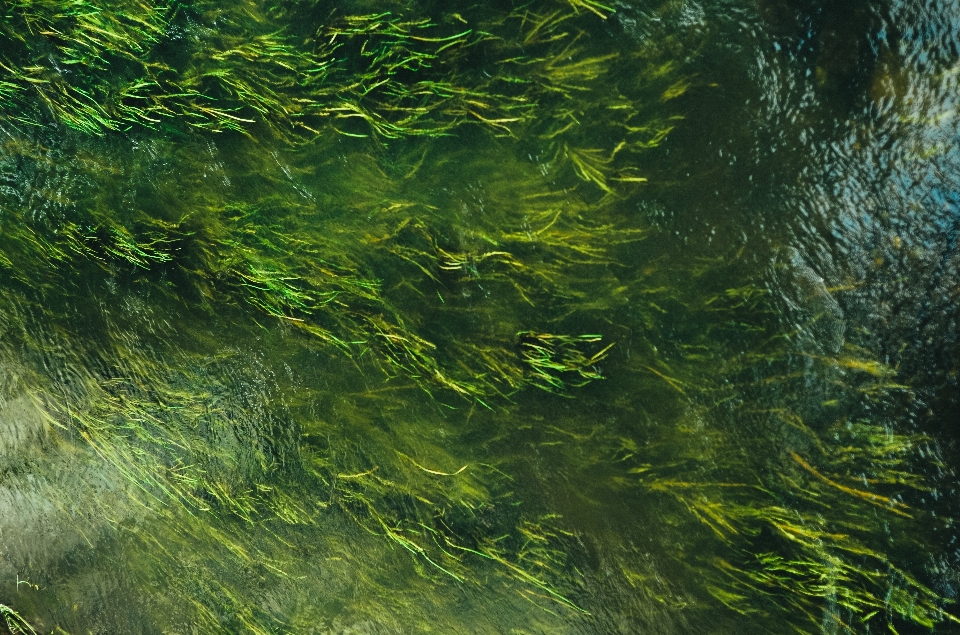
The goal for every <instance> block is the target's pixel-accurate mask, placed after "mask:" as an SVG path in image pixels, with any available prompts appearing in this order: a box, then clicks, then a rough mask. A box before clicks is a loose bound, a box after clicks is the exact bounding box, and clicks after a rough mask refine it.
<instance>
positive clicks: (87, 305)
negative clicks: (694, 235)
mask: <svg viewBox="0 0 960 635" xmlns="http://www.w3.org/2000/svg"><path fill="white" fill-rule="evenodd" d="M354 4H355V5H356V6H351V5H350V4H349V3H338V2H329V3H325V2H306V1H303V2H298V1H294V0H290V1H289V2H259V1H258V0H236V1H232V0H231V1H228V2H207V1H204V0H199V1H196V2H182V3H181V2H175V3H171V4H169V5H160V4H151V3H149V2H142V1H139V0H137V1H126V0H118V1H115V2H86V1H77V2H71V3H64V2H62V1H60V0H43V1H38V2H34V1H32V0H23V1H17V2H5V3H3V4H2V6H3V16H4V19H3V22H2V23H0V97H2V103H0V272H2V277H0V284H2V287H3V290H2V294H0V388H2V393H0V487H2V488H3V494H4V496H6V497H7V498H4V499H3V501H2V503H0V504H2V506H0V510H2V512H0V516H3V517H4V521H2V522H3V523H4V524H3V525H2V526H0V529H2V531H0V541H3V542H0V548H2V549H3V560H0V576H3V578H0V580H3V581H0V602H3V604H0V612H2V613H3V616H4V619H5V620H6V621H7V624H8V628H9V629H10V630H11V631H13V632H32V631H31V628H30V626H28V624H27V622H28V621H29V622H31V623H33V624H34V626H35V627H36V628H37V631H38V632H58V633H59V632H65V633H79V632H88V631H91V630H94V629H95V628H98V629H101V630H100V631H97V632H134V631H135V630H136V629H138V628H139V629H141V630H142V632H203V633H217V632H223V633H237V632H252V633H275V632H291V633H294V632H374V631H375V628H374V627H373V626H371V624H379V625H380V627H378V628H382V629H385V630H395V631H398V632H399V631H405V632H410V631H411V630H424V631H425V632H426V631H427V630H430V629H432V630H435V631H438V632H453V631H454V630H455V629H456V624H458V623H459V624H472V625H473V626H474V627H476V628H480V630H481V631H482V630H483V628H487V629H488V630H490V631H491V632H493V631H497V630H500V631H503V630H506V629H507V628H513V629H516V631H517V632H526V631H523V630H522V629H528V630H530V631H531V632H532V631H533V630H535V629H536V628H539V627H542V628H543V629H547V628H552V629H557V628H561V627H562V628H568V629H577V628H586V629H587V630H589V629H590V628H591V627H592V626H591V624H593V625H596V624H600V623H603V620H627V621H629V622H631V623H637V624H640V623H641V622H643V620H649V621H651V624H645V623H644V624H641V625H646V626H651V625H652V624H655V623H656V622H655V620H656V619H658V617H657V616H658V615H660V614H659V613H656V611H660V610H663V611H667V613H668V614H669V615H679V616H681V618H682V619H685V620H690V621H693V622H695V621H696V620H703V619H710V620H711V623H713V624H715V625H717V626H716V627H717V629H718V630H717V631H716V632H725V631H723V630H722V629H723V628H726V626H725V625H726V624H737V623H741V622H740V621H741V620H745V619H746V620H752V621H753V622H752V623H754V624H755V625H756V628H757V629H758V631H764V632H773V633H780V632H783V633H787V632H790V633H793V632H803V633H814V632H830V633H839V632H850V633H866V632H879V630H881V629H885V628H886V629H889V630H890V631H892V632H897V631H896V629H897V628H903V626H904V625H917V626H920V627H933V626H935V625H936V624H939V623H943V622H957V619H956V618H955V617H953V613H955V612H956V610H955V608H953V607H952V606H951V605H950V604H949V602H948V600H947V599H946V598H944V597H941V595H942V594H941V593H940V592H938V591H937V590H934V589H933V588H932V585H931V583H929V581H926V580H924V577H923V576H924V573H923V571H922V569H920V568H919V567H918V566H917V565H916V563H915V561H914V560H911V555H913V554H916V553H918V552H920V553H922V552H923V551H924V550H925V549H927V548H928V547H927V545H928V544H929V543H928V542H927V541H928V539H929V538H930V536H928V535H927V533H929V531H931V528H932V527H935V526H939V525H938V524H944V523H946V524H949V523H950V522H951V521H950V520H949V519H943V518H935V517H933V516H931V515H930V514H931V512H925V511H924V510H923V508H922V507H920V506H919V505H917V504H916V503H915V500H916V499H917V498H918V497H922V496H923V495H925V494H926V493H928V492H929V490H930V485H929V483H927V482H926V481H925V480H924V478H923V477H922V476H920V474H921V473H922V471H921V470H918V469H917V466H918V465H921V464H925V465H933V466H935V467H936V466H937V462H936V458H935V454H934V453H930V452H928V451H926V450H924V448H925V446H926V444H927V443H928V440H927V439H925V438H924V437H922V435H918V434H915V433H913V432H911V431H905V430H903V429H902V428H901V426H899V425H898V422H899V419H900V418H901V417H903V416H904V412H905V410H906V409H908V408H909V405H908V404H909V403H910V396H911V394H912V393H911V388H910V387H909V386H907V385H903V384H901V383H899V382H898V380H897V373H896V369H894V368H890V367H888V366H886V365H885V364H884V363H882V362H881V361H880V360H878V359H876V358H875V355H874V354H873V353H872V352H871V350H870V348H869V343H868V338H866V337H865V336H864V335H863V334H862V333H859V332H858V331H857V330H856V329H853V328H850V327H849V326H846V325H844V322H843V319H844V318H843V314H842V312H841V311H840V309H839V306H840V305H839V304H838V302H837V301H836V300H834V299H833V296H834V294H836V295H841V294H842V290H839V291H838V290H833V291H830V290H827V289H826V288H825V287H823V288H821V287H822V285H820V286H818V284H820V282H822V281H819V282H818V281H817V280H812V282H811V281H810V280H809V279H808V278H809V276H808V278H804V277H803V273H802V272H800V273H798V270H799V267H800V265H798V264H797V263H796V262H795V261H796V258H791V257H785V258H772V259H771V260H770V261H772V262H774V263H775V264H774V265H772V266H771V267H767V268H766V269H765V268H764V266H760V267H758V266H757V264H756V262H753V261H750V259H749V258H746V257H744V255H743V253H742V249H739V248H738V247H736V246H730V247H727V248H721V249H719V250H715V251H714V252H713V253H711V254H703V255H702V257H699V258H697V259H694V260H682V261H681V260H679V259H677V258H672V257H670V255H669V254H668V253H667V252H666V251H664V247H663V242H664V241H663V240H661V239H663V232H662V230H661V229H658V228H657V227H655V226H654V225H653V224H651V223H650V222H649V220H648V219H647V218H646V217H645V216H644V215H643V214H641V213H639V212H638V211H637V210H638V201H639V200H641V199H642V198H643V196H644V190H643V188H644V187H645V185H644V184H645V183H646V181H647V179H646V174H647V172H646V171H645V166H648V165H649V163H647V158H646V157H647V156H649V155H650V154H651V153H650V152H649V151H650V150H652V149H654V148H656V147H657V146H658V145H659V144H661V143H662V142H663V141H664V139H665V138H666V135H667V134H668V133H669V132H670V131H671V130H672V129H673V127H674V126H677V125H684V123H683V121H682V119H680V114H681V104H682V97H683V96H684V95H685V93H686V92H687V91H688V90H708V89H709V87H707V86H705V85H700V84H697V82H698V80H697V78H696V76H695V74H694V73H693V72H692V71H691V69H690V68H689V65H690V63H691V60H693V59H695V58H696V56H697V55H698V52H699V50H700V47H701V46H702V45H703V42H702V38H703V36H702V34H699V33H698V32H696V31H695V30H693V29H690V30H689V31H681V32H680V33H679V35H678V34H677V33H666V32H663V31H660V30H658V29H660V28H661V27H659V26H658V25H660V24H667V23H669V22H670V20H669V18H670V16H671V15H672V13H673V12H676V11H679V10H680V9H679V8H678V7H677V6H675V5H674V4H671V3H667V4H665V5H664V6H662V7H658V8H655V9H652V10H651V11H652V13H651V14H650V15H649V16H648V17H649V24H648V25H646V27H645V28H646V32H645V35H644V37H634V36H633V35H632V34H626V33H625V32H624V31H623V30H622V25H621V26H618V24H616V23H615V22H614V20H613V19H612V18H613V16H614V12H613V9H612V8H610V7H607V6H605V5H603V4H600V3H597V2H593V1H592V0H538V1H535V2H531V3H525V4H520V3H516V4H515V3H493V4H489V3H487V4H482V5H474V4H469V3H452V4H450V3H448V4H447V5H445V6H444V7H443V8H442V9H439V8H437V7H436V6H434V5H433V4H431V3H381V4H382V6H378V7H377V12H371V11H370V10H369V7H368V6H367V3H364V2H357V3H354ZM461 4H462V6H461ZM618 29H619V30H618ZM611 30H612V31H613V32H614V35H615V36H616V37H611V35H610V31H611ZM788 249H789V248H786V247H785V248H784V250H783V251H784V253H787V252H788ZM805 280H806V283H804V281H805ZM859 283H860V281H857V280H853V281H851V285H857V284H859ZM778 285H779V286H780V287H783V286H789V287H790V291H789V297H790V298H791V300H790V302H791V307H788V309H789V310H787V309H785V308H784V307H783V306H782V300H781V299H780V298H781V297H782V296H783V294H780V293H778V292H777V291H778V288H779V287H778ZM824 294H826V295H824ZM841 299H842V296H841ZM791 311H792V313H791ZM784 315H789V316H790V319H788V320H784V319H782V316H784ZM605 378H606V379H605ZM811 395H814V396H815V397H814V398H811ZM544 492H552V493H551V494H550V495H546V494H545V493H544ZM611 500H615V502H613V503H611ZM8 501H10V502H8ZM585 509H587V510H590V511H589V512H585V511H583V510H585ZM27 510H29V511H27ZM600 510H602V512H603V513H606V514H608V515H609V516H610V517H611V519H612V520H611V522H612V523H616V528H615V530H612V529H611V528H610V526H606V525H603V524H602V523H597V522H595V521H590V520H588V519H585V518H584V517H585V516H588V515H593V514H594V512H597V513H599V512H600ZM51 525H54V526H56V527H64V528H65V529H62V530H58V531H56V532H50V531H49V529H48V528H49V527H50V526H51ZM17 550H19V551H17ZM651 553H653V554H654V555H653V556H651V555H650V554H651ZM658 571H667V572H669V574H664V573H658ZM8 573H10V574H15V573H16V574H18V575H19V574H23V573H29V575H30V579H31V581H33V582H36V584H34V585H32V586H30V587H28V588H21V587H20V584H19V583H18V582H17V583H14V584H15V586H13V585H11V584H10V583H9V582H7V581H5V579H6V577H7V574H8ZM411 574H412V575H411ZM94 578H95V579H97V580H98V582H96V583H92V582H91V581H90V580H91V579H94ZM15 579H17V580H18V581H19V579H18V578H15ZM607 585H619V588H620V590H619V591H618V592H617V594H616V597H617V598H618V600H617V601H618V602H620V605H619V606H617V607H614V608H612V609H611V608H610V607H609V605H608V604H607V603H606V602H605V601H604V598H605V597H612V596H613V595H612V594H611V591H610V588H609V587H608V586H607ZM623 589H626V590H627V591H626V592H624V591H623ZM105 596H110V597H114V598H119V599H115V600H113V604H109V603H106V604H105V603H104V601H103V597H105ZM117 603H119V604H120V607H119V608H117ZM8 605H9V606H12V607H14V608H16V610H17V611H19V613H16V612H14V611H13V609H12V608H8ZM454 605H456V606H457V609H456V610H452V609H450V608H449V607H451V606H454ZM651 606H653V607H656V610H654V609H651V608H650V607H651ZM491 607H496V608H497V611H494V612H491ZM533 607H536V608H537V610H533V611H530V610H529V609H531V608H533ZM540 609H542V610H540ZM20 615H23V616H24V617H25V618H27V619H26V620H24V619H23V618H21V617H20ZM428 620H429V621H428ZM571 625H573V626H571ZM577 625H585V626H577ZM478 632H479V631H478Z"/></svg>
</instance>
